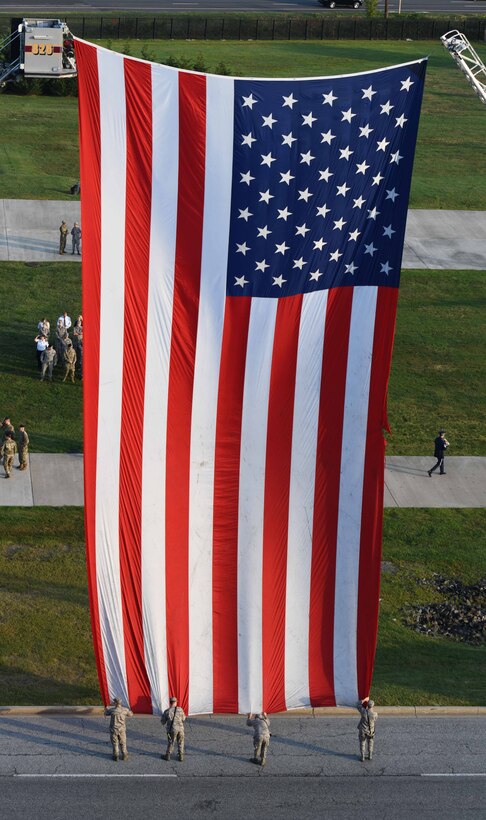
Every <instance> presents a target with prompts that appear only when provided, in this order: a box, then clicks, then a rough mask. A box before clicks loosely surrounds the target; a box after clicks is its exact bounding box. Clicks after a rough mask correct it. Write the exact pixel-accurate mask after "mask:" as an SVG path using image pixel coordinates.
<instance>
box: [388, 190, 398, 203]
mask: <svg viewBox="0 0 486 820" xmlns="http://www.w3.org/2000/svg"><path fill="white" fill-rule="evenodd" d="M397 196H399V194H397V192H396V190H395V188H390V190H389V191H387V192H386V198H387V199H391V201H392V202H395V200H396V198H397Z"/></svg>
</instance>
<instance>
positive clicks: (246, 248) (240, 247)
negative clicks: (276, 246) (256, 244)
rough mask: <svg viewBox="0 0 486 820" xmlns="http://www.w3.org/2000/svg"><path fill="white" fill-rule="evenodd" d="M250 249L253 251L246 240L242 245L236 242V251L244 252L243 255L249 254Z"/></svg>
mask: <svg viewBox="0 0 486 820" xmlns="http://www.w3.org/2000/svg"><path fill="white" fill-rule="evenodd" d="M248 251H251V248H250V247H249V246H248V245H247V244H246V242H242V243H241V245H239V244H238V242H237V243H236V253H242V254H243V256H245V255H246V254H247V252H248Z"/></svg>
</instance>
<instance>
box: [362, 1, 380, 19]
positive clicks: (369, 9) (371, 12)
mask: <svg viewBox="0 0 486 820" xmlns="http://www.w3.org/2000/svg"><path fill="white" fill-rule="evenodd" d="M364 7H365V11H366V16H367V17H376V16H377V14H378V0H364Z"/></svg>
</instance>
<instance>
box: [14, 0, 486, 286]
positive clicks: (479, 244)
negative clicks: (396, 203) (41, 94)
mask: <svg viewBox="0 0 486 820" xmlns="http://www.w3.org/2000/svg"><path fill="white" fill-rule="evenodd" d="M485 11H486V0H485ZM62 219H64V220H66V222H67V224H68V226H69V229H71V227H72V225H73V224H74V222H81V216H80V203H79V202H78V201H72V202H69V201H68V202H62V201H52V200H48V201H43V202H39V201H38V200H29V199H0V261H11V262H14V261H15V262H53V261H58V260H61V261H68V260H74V261H79V260H80V257H79V256H76V255H75V256H72V254H71V253H70V251H71V242H70V237H69V241H68V248H67V250H68V252H67V253H66V254H65V255H64V256H59V253H58V251H59V225H60V224H61V220H62ZM81 228H82V225H81ZM402 268H403V269H404V270H407V269H415V268H418V269H424V270H425V269H442V270H486V211H441V210H410V211H409V212H408V219H407V230H406V233H405V244H404V253H403V262H402Z"/></svg>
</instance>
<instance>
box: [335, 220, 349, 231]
mask: <svg viewBox="0 0 486 820" xmlns="http://www.w3.org/2000/svg"><path fill="white" fill-rule="evenodd" d="M345 225H347V222H345V221H344V219H343V218H342V217H341V218H340V219H335V220H334V228H333V231H342V229H343V228H344V226H345Z"/></svg>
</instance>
